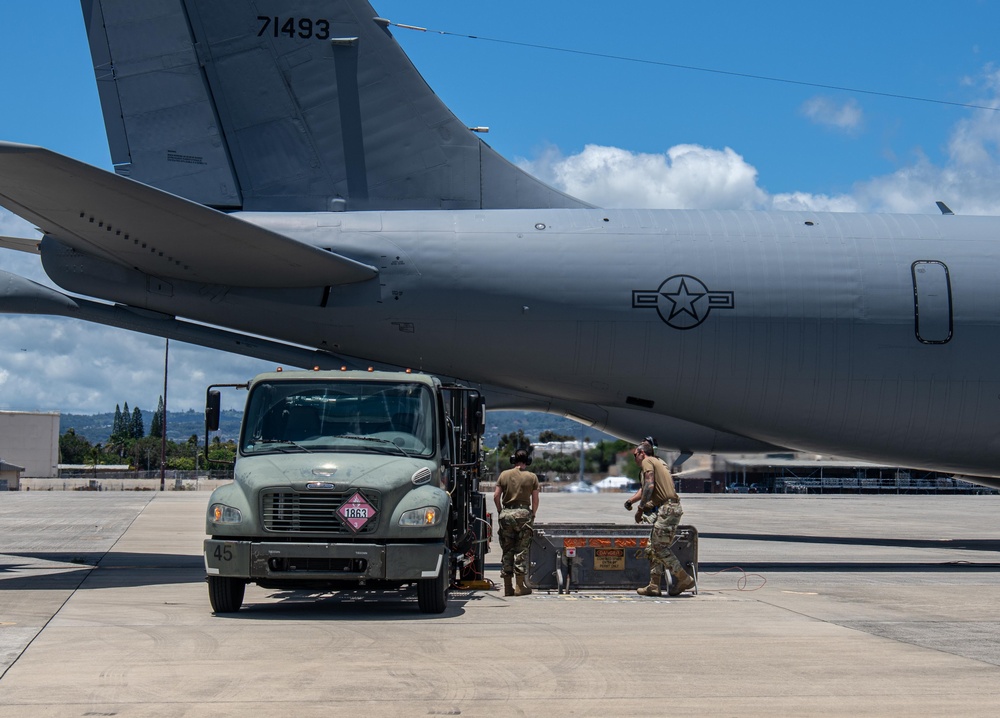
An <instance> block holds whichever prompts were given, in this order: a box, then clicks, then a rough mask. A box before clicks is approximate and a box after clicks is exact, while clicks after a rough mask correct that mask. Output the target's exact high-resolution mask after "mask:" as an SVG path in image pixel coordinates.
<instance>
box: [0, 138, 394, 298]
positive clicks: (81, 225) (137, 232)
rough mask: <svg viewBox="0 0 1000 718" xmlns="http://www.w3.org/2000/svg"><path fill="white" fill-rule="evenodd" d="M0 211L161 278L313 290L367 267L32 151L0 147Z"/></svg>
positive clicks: (359, 277)
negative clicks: (13, 214) (2, 210)
mask: <svg viewBox="0 0 1000 718" xmlns="http://www.w3.org/2000/svg"><path fill="white" fill-rule="evenodd" d="M0 205H3V206H4V207H6V208H7V209H9V210H10V211H12V212H14V213H15V214H17V215H20V216H21V217H23V218H24V219H26V220H28V221H29V222H32V223H34V224H35V225H36V226H37V227H38V228H39V229H40V230H41V231H42V232H43V233H45V234H46V235H49V236H51V237H53V238H54V239H56V240H58V241H59V242H61V243H63V244H65V245H68V246H70V247H72V248H73V249H76V250H78V251H80V252H84V253H86V254H90V255H97V256H100V257H103V258H105V259H108V260H110V261H114V262H117V263H119V264H122V265H125V266H128V267H133V268H135V269H138V270H139V271H141V272H145V273H146V274H150V275H153V276H156V277H161V278H164V279H177V280H184V281H189V282H198V283H210V284H223V285H228V286H252V287H318V286H328V285H336V284H349V283H353V282H360V281H364V280H367V279H371V278H372V277H375V276H376V275H377V274H378V270H376V269H375V268H374V267H371V266H368V265H366V264H362V263H360V262H356V261H354V260H352V259H349V258H347V257H342V256H340V255H337V254H334V253H332V252H326V251H324V250H322V249H318V248H316V247H312V246H309V245H307V244H303V243H301V242H298V241H296V240H294V239H291V238H289V237H285V236H283V235H280V234H277V233H275V232H272V231H270V230H267V229H264V228H261V227H257V226H256V225H252V224H250V223H248V222H244V221H243V220H240V219H237V218H235V217H231V216H229V215H227V214H224V213H222V212H218V211H216V210H214V209H211V208H209V207H205V206H203V205H200V204H197V203H195V202H191V201H189V200H186V199H183V198H181V197H177V196H175V195H172V194H168V193H166V192H163V191H161V190H158V189H154V188H153V187H149V186H147V185H144V184H142V183H140V182H136V181H134V180H130V179H128V178H127V177H119V176H118V175H116V174H113V173H111V172H107V171H105V170H102V169H99V168H97V167H92V166H90V165H87V164H84V163H83V162H79V161H77V160H74V159H71V158H69V157H64V156H63V155H59V154H56V153H55V152H51V151H49V150H46V149H43V148H41V147H34V146H31V145H20V144H13V143H7V142H0Z"/></svg>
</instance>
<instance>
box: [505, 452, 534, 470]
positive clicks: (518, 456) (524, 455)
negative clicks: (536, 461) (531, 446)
mask: <svg viewBox="0 0 1000 718" xmlns="http://www.w3.org/2000/svg"><path fill="white" fill-rule="evenodd" d="M517 464H524V465H525V466H531V454H529V453H528V452H527V451H525V450H524V449H518V450H517V451H515V452H514V453H513V454H511V456H510V465H511V466H515V465H517Z"/></svg>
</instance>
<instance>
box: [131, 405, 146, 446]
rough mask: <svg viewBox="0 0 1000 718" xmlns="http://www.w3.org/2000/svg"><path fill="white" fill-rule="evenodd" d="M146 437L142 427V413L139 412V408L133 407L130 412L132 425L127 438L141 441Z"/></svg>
mask: <svg viewBox="0 0 1000 718" xmlns="http://www.w3.org/2000/svg"><path fill="white" fill-rule="evenodd" d="M145 435H146V429H145V428H144V427H143V425H142V412H141V411H139V407H135V408H134V409H133V410H132V425H131V427H130V430H129V436H131V437H132V438H133V439H141V438H142V437H144V436H145Z"/></svg>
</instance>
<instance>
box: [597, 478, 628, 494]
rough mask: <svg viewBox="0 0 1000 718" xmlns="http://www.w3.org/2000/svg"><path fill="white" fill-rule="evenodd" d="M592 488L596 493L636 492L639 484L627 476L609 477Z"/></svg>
mask: <svg viewBox="0 0 1000 718" xmlns="http://www.w3.org/2000/svg"><path fill="white" fill-rule="evenodd" d="M594 486H596V487H597V490H598V491H637V490H638V489H639V482H638V481H636V480H634V479H630V478H628V477H627V476H609V477H608V478H606V479H601V480H600V481H598V482H597V483H596V484H594Z"/></svg>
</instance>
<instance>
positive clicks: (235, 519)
mask: <svg viewBox="0 0 1000 718" xmlns="http://www.w3.org/2000/svg"><path fill="white" fill-rule="evenodd" d="M208 513H209V516H211V517H212V521H214V522H215V523H217V524H238V523H239V522H240V521H242V520H243V514H241V513H240V510H239V509H234V508H233V507H232V506H226V505H225V504H212V508H210V509H209V510H208Z"/></svg>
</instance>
